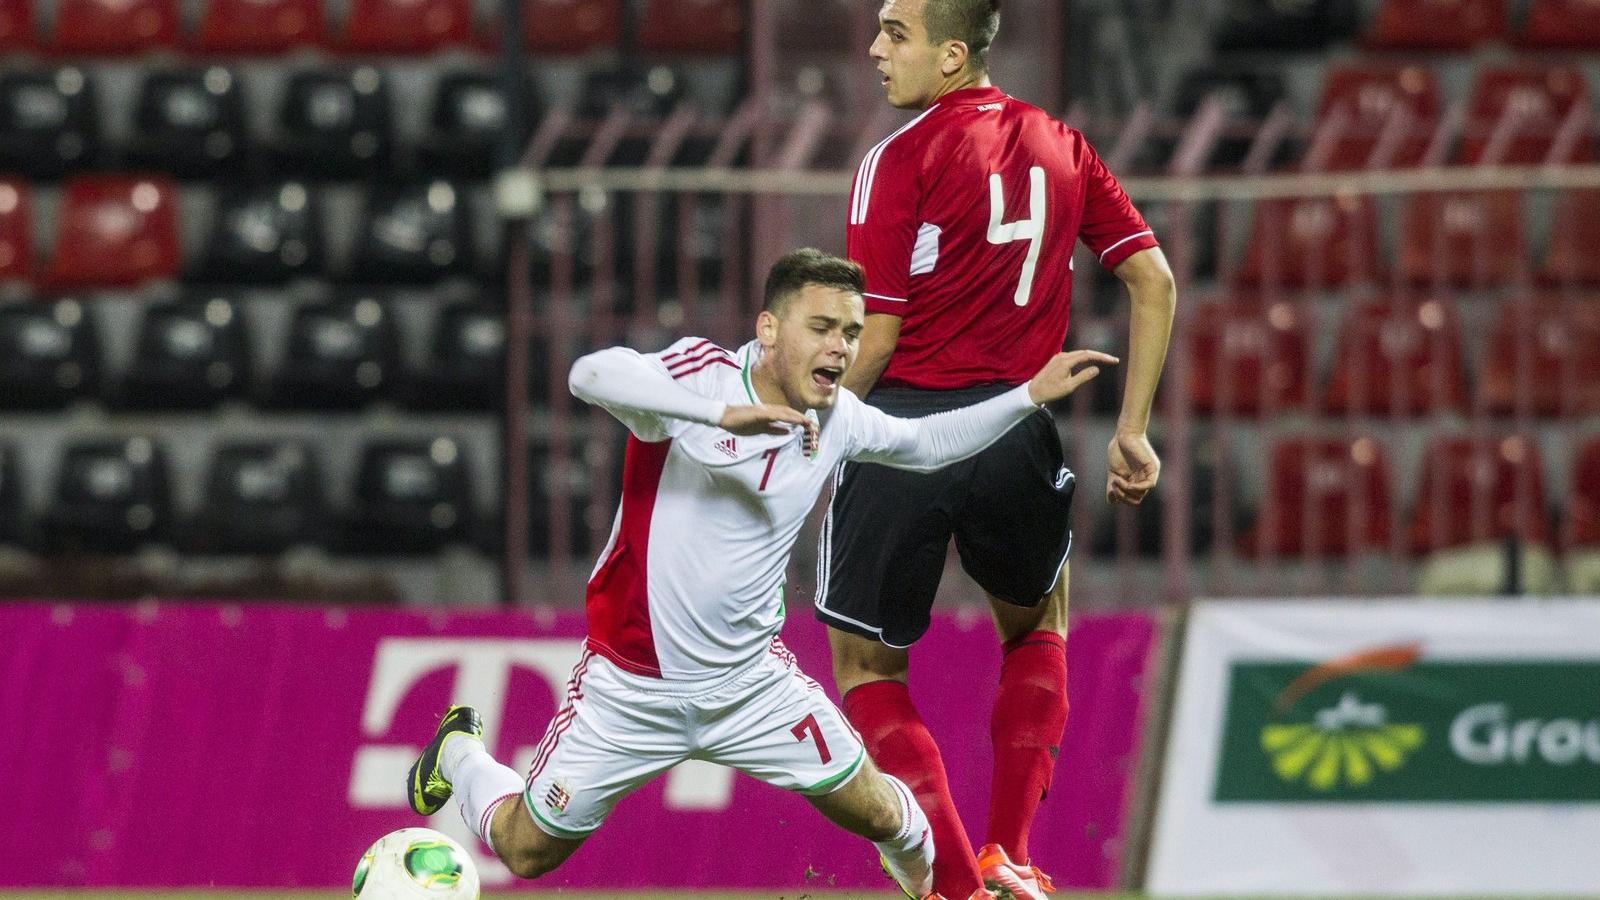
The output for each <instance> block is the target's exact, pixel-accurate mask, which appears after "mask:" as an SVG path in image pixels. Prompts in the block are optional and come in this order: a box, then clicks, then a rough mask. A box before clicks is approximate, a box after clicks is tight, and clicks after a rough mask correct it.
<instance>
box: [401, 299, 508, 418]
mask: <svg viewBox="0 0 1600 900" xmlns="http://www.w3.org/2000/svg"><path fill="white" fill-rule="evenodd" d="M505 365H506V330H505V322H504V321H503V315H502V313H501V312H500V311H499V310H497V309H495V308H493V307H490V306H486V305H484V304H481V303H475V302H472V301H463V302H460V303H454V304H451V305H450V306H447V307H445V308H444V309H443V310H441V311H440V313H439V322H438V325H437V327H435V329H434V332H433V343H432V346H431V347H430V349H429V353H428V360H427V363H426V366H425V368H424V369H423V370H422V371H419V372H417V373H415V374H414V376H413V377H412V379H411V390H410V392H409V394H410V397H409V401H408V402H409V405H410V406H411V407H412V408H413V409H495V408H497V407H498V405H499V404H500V403H501V402H502V400H503V398H504V397H505ZM534 399H535V401H537V400H538V398H534Z"/></svg>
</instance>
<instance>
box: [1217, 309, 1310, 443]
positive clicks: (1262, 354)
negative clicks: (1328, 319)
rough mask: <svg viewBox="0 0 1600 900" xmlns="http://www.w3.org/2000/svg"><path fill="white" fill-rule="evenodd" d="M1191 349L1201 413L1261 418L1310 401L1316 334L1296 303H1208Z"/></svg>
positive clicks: (1300, 407) (1299, 406)
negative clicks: (1254, 304)
mask: <svg viewBox="0 0 1600 900" xmlns="http://www.w3.org/2000/svg"><path fill="white" fill-rule="evenodd" d="M1189 347H1190V354H1189V358H1190V360H1191V361H1192V365H1193V366H1194V368H1193V370H1192V371H1191V372H1190V376H1189V398H1190V400H1191V402H1193V404H1194V406H1195V409H1196V411H1198V412H1201V413H1205V414H1214V413H1228V414H1232V415H1243V416H1255V415H1261V414H1262V413H1263V412H1270V411H1275V410H1282V409H1304V408H1305V406H1306V403H1307V402H1308V400H1309V394H1310V390H1309V384H1310V379H1311V376H1310V372H1311V336H1310V333H1309V332H1308V330H1307V328H1306V323H1305V320H1304V319H1302V318H1301V316H1300V311H1299V310H1298V309H1297V308H1296V307H1295V305H1294V304H1293V303H1288V302H1279V303H1275V304H1273V305H1271V306H1269V307H1267V308H1265V309H1263V308H1259V307H1254V306H1252V305H1250V304H1232V303H1215V302H1213V303H1207V304H1205V305H1203V306H1201V307H1199V308H1198V309H1196V310H1195V314H1194V317H1193V320H1192V322H1191V324H1190V330H1189Z"/></svg>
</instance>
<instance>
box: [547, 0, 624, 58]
mask: <svg viewBox="0 0 1600 900" xmlns="http://www.w3.org/2000/svg"><path fill="white" fill-rule="evenodd" d="M622 3H623V0H522V37H523V41H524V43H526V44H527V48H528V49H529V50H532V51H534V52H536V53H557V54H565V53H587V52H589V51H591V50H606V49H610V48H612V47H615V46H616V45H617V42H618V41H619V40H620V39H621V37H622Z"/></svg>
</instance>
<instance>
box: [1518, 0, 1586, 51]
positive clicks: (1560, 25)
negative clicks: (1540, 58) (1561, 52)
mask: <svg viewBox="0 0 1600 900" xmlns="http://www.w3.org/2000/svg"><path fill="white" fill-rule="evenodd" d="M1519 37H1520V40H1521V43H1522V44H1523V45H1524V46H1528V47H1552V48H1571V49H1575V50H1592V49H1600V4H1596V3H1594V2H1593V0H1533V5H1532V6H1530V7H1528V21H1527V24H1525V25H1524V26H1523V28H1522V34H1521V35H1520V36H1519Z"/></svg>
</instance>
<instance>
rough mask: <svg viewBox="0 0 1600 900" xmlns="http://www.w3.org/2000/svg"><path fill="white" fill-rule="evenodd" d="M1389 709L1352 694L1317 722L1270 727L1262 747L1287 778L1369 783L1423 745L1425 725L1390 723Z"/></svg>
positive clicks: (1318, 783) (1316, 784)
mask: <svg viewBox="0 0 1600 900" xmlns="http://www.w3.org/2000/svg"><path fill="white" fill-rule="evenodd" d="M1387 718H1388V711H1387V710H1385V709H1384V708H1383V707H1382V706H1380V705H1378V704H1376V703H1362V702H1361V699H1360V698H1359V697H1357V696H1356V695H1355V694H1354V693H1346V694H1345V695H1344V696H1343V697H1341V698H1340V699H1339V703H1338V705H1336V706H1331V707H1328V708H1327V709H1323V710H1318V711H1317V714H1316V717H1315V720H1314V721H1312V722H1306V723H1299V724H1285V725H1267V726H1266V727H1264V728H1262V729H1261V749H1263V750H1265V751H1266V752H1267V755H1268V756H1270V757H1271V758H1272V770H1273V771H1274V772H1276V773H1277V775H1278V777H1279V778H1281V779H1283V780H1284V781H1302V780H1303V781H1305V783H1306V784H1307V785H1308V786H1310V787H1311V789H1312V790H1316V791H1324V792H1326V791H1331V790H1333V789H1334V788H1336V787H1339V786H1340V785H1344V786H1347V787H1364V786H1365V785H1368V784H1370V783H1371V782H1372V779H1373V777H1374V776H1375V775H1376V773H1377V772H1378V771H1384V772H1393V771H1394V770H1396V769H1398V768H1400V767H1401V766H1403V765H1405V761H1406V759H1407V758H1408V757H1409V756H1410V755H1411V753H1412V752H1413V751H1415V750H1416V749H1417V748H1418V747H1421V746H1422V737H1423V735H1422V726H1421V725H1416V724H1393V723H1389V722H1387V721H1386V720H1387Z"/></svg>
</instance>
